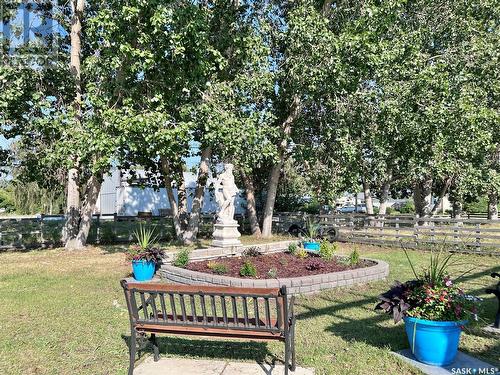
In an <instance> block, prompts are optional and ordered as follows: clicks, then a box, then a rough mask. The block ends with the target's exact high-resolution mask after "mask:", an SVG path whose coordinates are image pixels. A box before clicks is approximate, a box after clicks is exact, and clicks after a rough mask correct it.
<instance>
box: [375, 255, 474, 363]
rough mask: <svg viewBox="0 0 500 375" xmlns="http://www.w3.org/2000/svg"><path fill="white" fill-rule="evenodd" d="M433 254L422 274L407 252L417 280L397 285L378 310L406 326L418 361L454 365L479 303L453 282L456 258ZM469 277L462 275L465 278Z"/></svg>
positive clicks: (384, 297)
mask: <svg viewBox="0 0 500 375" xmlns="http://www.w3.org/2000/svg"><path fill="white" fill-rule="evenodd" d="M444 251H445V250H444V247H442V248H441V249H440V250H439V252H435V251H433V252H431V256H430V265H429V267H428V268H426V269H424V270H423V272H422V273H421V274H417V273H416V272H415V268H414V266H413V264H412V262H411V260H410V258H409V256H408V253H407V251H406V249H404V252H405V254H406V257H407V259H408V261H409V262H410V266H411V269H412V271H413V274H414V276H415V279H414V280H410V281H407V282H405V283H400V282H398V281H396V283H395V285H394V286H393V287H392V288H391V289H390V290H389V291H387V292H386V293H384V294H382V295H380V296H379V300H380V302H379V303H378V305H377V306H376V309H382V310H385V312H387V313H392V314H393V317H394V322H395V323H397V322H399V321H400V320H403V321H404V322H405V329H406V335H407V337H408V342H409V344H410V349H411V351H412V353H413V355H414V356H415V358H416V359H417V360H418V361H420V362H423V363H426V364H429V365H434V366H447V365H449V364H451V363H452V362H453V361H454V359H455V357H456V354H457V350H458V345H459V341H460V334H461V331H462V329H463V327H464V326H465V325H466V324H467V323H468V322H469V321H470V320H471V319H472V318H473V319H475V320H477V301H478V300H479V299H477V298H475V297H472V296H468V295H466V294H465V293H464V292H463V290H462V289H461V288H459V287H458V286H457V284H456V282H457V280H458V279H456V280H454V281H453V280H452V279H451V277H450V275H449V273H448V266H449V265H450V264H451V263H450V258H451V257H452V254H449V253H448V254H445V253H444ZM463 275H465V273H464V274H462V276H463Z"/></svg>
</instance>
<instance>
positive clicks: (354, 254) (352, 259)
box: [347, 247, 359, 266]
mask: <svg viewBox="0 0 500 375" xmlns="http://www.w3.org/2000/svg"><path fill="white" fill-rule="evenodd" d="M347 263H348V264H349V265H350V266H357V265H358V264H359V252H358V249H357V248H356V247H355V248H354V250H353V251H351V253H350V254H349V257H348V258H347Z"/></svg>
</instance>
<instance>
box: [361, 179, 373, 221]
mask: <svg viewBox="0 0 500 375" xmlns="http://www.w3.org/2000/svg"><path fill="white" fill-rule="evenodd" d="M363 193H364V196H365V206H366V213H367V214H368V215H373V213H374V211H373V199H372V193H371V191H370V184H369V183H368V182H367V181H366V180H365V179H363Z"/></svg>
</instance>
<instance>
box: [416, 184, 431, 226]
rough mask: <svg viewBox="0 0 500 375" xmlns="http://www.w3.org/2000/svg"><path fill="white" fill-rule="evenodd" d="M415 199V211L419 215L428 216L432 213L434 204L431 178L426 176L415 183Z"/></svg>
mask: <svg viewBox="0 0 500 375" xmlns="http://www.w3.org/2000/svg"><path fill="white" fill-rule="evenodd" d="M413 200H414V202H415V213H416V214H417V215H418V217H428V216H429V215H430V213H431V204H432V179H431V178H425V179H424V180H420V181H417V182H416V183H415V189H414V190H413Z"/></svg>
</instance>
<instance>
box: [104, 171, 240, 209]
mask: <svg viewBox="0 0 500 375" xmlns="http://www.w3.org/2000/svg"><path fill="white" fill-rule="evenodd" d="M189 185H193V184H192V183H191V184H189ZM187 191H188V210H189V211H190V210H191V206H192V203H193V195H194V191H195V187H194V186H190V187H188V188H187ZM174 194H175V196H176V198H177V191H176V190H175V189H174ZM168 209H170V204H169V202H168V198H167V192H166V189H165V188H161V189H159V190H155V189H153V188H140V187H136V186H129V185H128V184H126V183H124V182H122V179H121V176H120V171H118V170H115V171H113V172H112V173H111V174H109V175H107V176H106V177H105V179H104V181H103V184H102V187H101V191H100V193H99V198H98V200H97V204H96V213H101V214H103V215H112V214H115V213H116V214H118V215H123V216H136V215H137V213H138V212H139V211H141V212H152V213H153V215H159V214H160V210H168ZM216 211H217V204H216V202H215V198H214V194H213V192H212V191H210V190H209V189H205V195H204V199H203V208H202V212H203V213H214V212H216ZM245 211H246V200H245V199H244V194H243V193H242V192H240V193H239V194H238V196H237V198H236V213H237V214H243V213H245Z"/></svg>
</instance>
